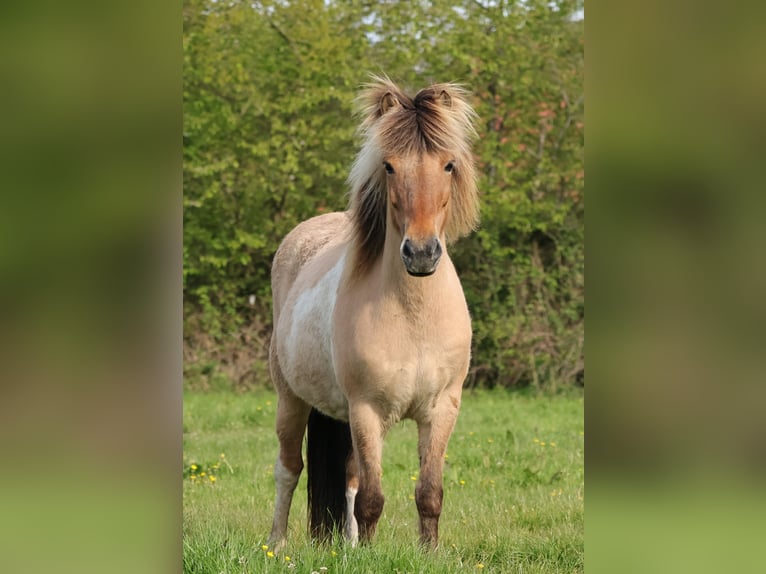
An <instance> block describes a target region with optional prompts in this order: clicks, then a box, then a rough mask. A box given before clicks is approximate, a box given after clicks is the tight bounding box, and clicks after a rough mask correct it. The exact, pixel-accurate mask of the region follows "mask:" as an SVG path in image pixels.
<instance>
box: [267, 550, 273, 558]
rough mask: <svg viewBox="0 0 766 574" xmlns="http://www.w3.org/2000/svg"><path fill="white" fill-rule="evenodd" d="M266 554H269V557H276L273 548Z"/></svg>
mask: <svg viewBox="0 0 766 574" xmlns="http://www.w3.org/2000/svg"><path fill="white" fill-rule="evenodd" d="M266 556H268V557H269V558H274V553H273V552H272V551H271V550H269V551H268V552H267V553H266Z"/></svg>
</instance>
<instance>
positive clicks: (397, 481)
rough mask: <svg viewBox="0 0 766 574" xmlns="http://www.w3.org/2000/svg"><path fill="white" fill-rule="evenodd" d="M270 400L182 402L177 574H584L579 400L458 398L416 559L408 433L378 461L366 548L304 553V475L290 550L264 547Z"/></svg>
mask: <svg viewBox="0 0 766 574" xmlns="http://www.w3.org/2000/svg"><path fill="white" fill-rule="evenodd" d="M275 408H276V395H275V394H274V393H273V392H272V391H269V390H262V391H255V392H249V393H246V394H237V393H234V392H215V393H202V392H191V391H189V392H186V393H185V396H184V419H183V420H184V429H183V430H184V434H183V437H184V438H183V441H184V445H183V446H184V474H183V476H184V478H183V564H184V572H185V573H188V574H191V573H195V574H201V573H211V574H218V573H223V572H225V573H232V574H234V573H237V574H240V573H250V572H284V573H293V574H303V573H305V574H310V573H311V572H319V573H321V572H326V573H328V574H334V573H349V574H351V573H354V574H357V573H367V572H369V573H375V574H377V573H383V572H390V573H404V572H412V573H436V572H474V573H476V572H482V573H484V572H498V573H514V574H515V573H530V574H531V573H553V572H557V573H558V572H561V573H564V572H566V573H572V572H582V571H583V550H584V543H583V496H584V494H583V488H584V484H583V476H584V474H583V443H584V426H583V392H582V391H581V390H569V391H567V392H565V393H563V394H558V395H554V396H549V395H536V394H534V393H530V392H519V391H516V392H508V391H505V390H495V391H476V392H472V391H471V392H469V391H466V392H464V394H463V404H462V407H461V413H460V417H459V418H458V422H457V426H456V428H455V432H454V434H453V435H452V439H451V441H450V445H449V448H448V451H447V459H446V464H445V472H444V508H443V511H442V518H441V522H440V547H439V548H438V549H437V550H436V551H434V552H426V551H423V550H421V549H420V548H419V546H418V544H417V538H418V515H417V510H416V508H415V501H414V490H415V480H416V479H417V475H418V456H417V448H416V444H417V430H416V426H415V424H414V423H413V422H412V421H403V422H401V423H399V424H398V425H396V426H395V427H394V428H393V429H391V431H390V432H389V434H388V436H387V438H386V442H385V447H384V451H383V491H384V494H385V496H386V502H385V507H384V510H383V516H382V517H381V520H380V523H379V525H378V531H377V534H376V538H375V540H374V542H373V544H372V545H370V546H366V547H357V548H350V547H348V546H346V545H344V544H343V543H342V542H337V543H335V544H333V545H327V546H315V545H312V544H311V542H310V541H309V540H308V537H307V535H306V477H305V472H304V473H303V474H302V476H301V480H300V483H299V484H298V488H297V489H296V494H295V498H294V500H293V506H292V511H291V514H290V525H289V531H288V536H289V542H288V545H287V547H286V548H285V550H283V551H282V552H281V553H280V554H278V555H276V556H275V555H273V553H272V552H271V549H268V548H265V547H264V545H265V544H266V538H267V537H268V534H269V531H270V528H271V519H272V512H273V508H274V482H273V478H272V471H273V463H274V460H275V457H276V453H277V439H276V435H275V433H274V414H275Z"/></svg>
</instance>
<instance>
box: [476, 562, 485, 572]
mask: <svg viewBox="0 0 766 574" xmlns="http://www.w3.org/2000/svg"><path fill="white" fill-rule="evenodd" d="M476 567H477V568H478V569H479V570H481V569H482V568H484V564H482V563H481V562H479V563H478V564H477V565H476Z"/></svg>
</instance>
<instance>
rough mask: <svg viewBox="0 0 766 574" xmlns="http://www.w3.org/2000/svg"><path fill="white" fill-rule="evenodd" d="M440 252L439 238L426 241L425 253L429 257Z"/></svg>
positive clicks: (438, 254)
mask: <svg viewBox="0 0 766 574" xmlns="http://www.w3.org/2000/svg"><path fill="white" fill-rule="evenodd" d="M441 254H442V247H441V244H440V243H439V240H438V239H436V238H435V237H434V238H433V239H432V240H431V241H429V242H428V243H426V255H427V256H428V257H431V258H438V257H440V256H441Z"/></svg>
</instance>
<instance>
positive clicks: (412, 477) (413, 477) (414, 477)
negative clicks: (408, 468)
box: [410, 474, 418, 480]
mask: <svg viewBox="0 0 766 574" xmlns="http://www.w3.org/2000/svg"><path fill="white" fill-rule="evenodd" d="M417 479H418V477H417V476H415V475H414V474H413V475H412V476H411V477H410V480H417Z"/></svg>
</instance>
